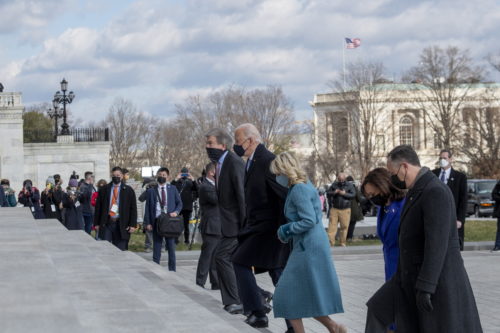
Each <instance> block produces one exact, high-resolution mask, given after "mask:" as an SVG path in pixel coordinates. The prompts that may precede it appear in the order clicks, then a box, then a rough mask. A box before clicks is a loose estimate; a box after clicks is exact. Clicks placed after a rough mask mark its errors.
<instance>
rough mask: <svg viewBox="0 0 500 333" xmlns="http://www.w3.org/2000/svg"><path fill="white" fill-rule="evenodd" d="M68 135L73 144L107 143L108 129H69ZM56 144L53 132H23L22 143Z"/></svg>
mask: <svg viewBox="0 0 500 333" xmlns="http://www.w3.org/2000/svg"><path fill="white" fill-rule="evenodd" d="M69 135H72V136H73V141H74V142H102V141H109V129H108V128H70V129H69ZM49 142H57V136H56V135H55V133H54V130H24V143H49Z"/></svg>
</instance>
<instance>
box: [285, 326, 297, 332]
mask: <svg viewBox="0 0 500 333" xmlns="http://www.w3.org/2000/svg"><path fill="white" fill-rule="evenodd" d="M285 333H295V330H294V329H293V327H290V328H289V329H287V330H286V331H285Z"/></svg>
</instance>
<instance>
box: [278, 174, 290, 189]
mask: <svg viewBox="0 0 500 333" xmlns="http://www.w3.org/2000/svg"><path fill="white" fill-rule="evenodd" d="M276 182H277V183H278V184H280V185H281V186H283V187H288V177H287V176H285V175H278V176H276Z"/></svg>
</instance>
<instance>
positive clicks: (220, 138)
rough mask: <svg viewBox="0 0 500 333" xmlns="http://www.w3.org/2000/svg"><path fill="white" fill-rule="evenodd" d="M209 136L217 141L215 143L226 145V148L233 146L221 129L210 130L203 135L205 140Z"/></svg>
mask: <svg viewBox="0 0 500 333" xmlns="http://www.w3.org/2000/svg"><path fill="white" fill-rule="evenodd" d="M209 136H214V137H215V139H216V140H217V143H218V144H220V145H226V147H228V148H229V147H231V146H232V145H233V138H232V137H231V135H229V133H228V132H227V131H226V130H224V129H222V128H212V129H211V130H209V131H208V132H207V133H206V134H205V137H206V138H208V137H209Z"/></svg>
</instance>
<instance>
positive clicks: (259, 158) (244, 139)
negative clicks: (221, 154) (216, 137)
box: [233, 124, 289, 327]
mask: <svg viewBox="0 0 500 333" xmlns="http://www.w3.org/2000/svg"><path fill="white" fill-rule="evenodd" d="M261 142H262V138H261V135H260V133H259V131H258V130H257V128H255V126H254V125H251V124H243V125H241V126H239V127H238V128H237V129H236V131H235V146H234V151H235V153H236V154H237V155H239V156H245V157H247V163H246V174H245V203H246V221H245V224H244V227H243V228H242V229H241V231H240V233H239V235H238V241H239V245H238V248H237V249H236V251H235V253H234V254H233V266H234V271H235V273H236V278H237V281H238V290H239V293H240V298H241V300H242V302H243V307H244V309H245V312H246V313H248V314H249V317H248V318H247V323H248V324H249V325H251V326H253V327H267V323H268V319H267V316H266V310H268V309H266V307H265V304H264V302H263V299H262V290H261V289H260V288H259V287H258V286H257V283H256V281H255V276H254V274H253V272H252V267H253V268H254V270H255V272H256V273H262V272H266V271H267V272H269V275H270V276H271V278H272V280H273V283H274V284H275V285H276V284H277V282H278V279H279V277H280V275H281V272H282V270H283V268H284V267H285V265H286V261H287V259H288V254H289V247H288V245H287V244H283V243H281V242H280V241H279V239H278V237H277V230H278V228H279V226H280V225H281V224H283V222H284V213H283V206H284V202H285V198H286V194H287V189H286V188H284V187H282V186H281V185H279V184H278V183H277V182H276V176H275V175H273V174H272V173H271V171H270V169H269V167H270V165H271V162H272V161H273V160H274V158H275V156H274V154H273V153H271V152H270V151H269V150H267V149H266V147H265V146H264V145H263V144H262V143H261Z"/></svg>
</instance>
